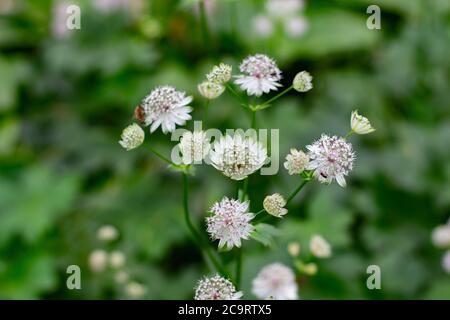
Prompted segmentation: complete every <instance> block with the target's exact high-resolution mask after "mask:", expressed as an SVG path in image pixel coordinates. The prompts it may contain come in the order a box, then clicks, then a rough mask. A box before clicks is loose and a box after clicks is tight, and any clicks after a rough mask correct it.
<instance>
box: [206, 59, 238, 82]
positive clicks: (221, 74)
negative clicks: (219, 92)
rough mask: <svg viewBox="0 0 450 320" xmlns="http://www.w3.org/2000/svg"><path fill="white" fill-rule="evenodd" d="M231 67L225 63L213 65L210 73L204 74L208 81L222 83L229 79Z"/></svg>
mask: <svg viewBox="0 0 450 320" xmlns="http://www.w3.org/2000/svg"><path fill="white" fill-rule="evenodd" d="M232 70H233V68H232V67H231V66H230V65H228V64H225V63H221V64H219V65H218V66H214V67H213V68H212V70H211V72H210V73H208V74H207V75H206V79H208V81H209V82H212V83H216V84H224V83H226V82H228V81H230V79H231V72H232Z"/></svg>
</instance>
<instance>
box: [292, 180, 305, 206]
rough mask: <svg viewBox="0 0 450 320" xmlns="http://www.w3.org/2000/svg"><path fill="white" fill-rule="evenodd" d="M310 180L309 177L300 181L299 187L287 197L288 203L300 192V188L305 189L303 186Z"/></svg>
mask: <svg viewBox="0 0 450 320" xmlns="http://www.w3.org/2000/svg"><path fill="white" fill-rule="evenodd" d="M308 182H309V179H306V180H303V181H302V183H300V185H299V186H298V187H297V189H295V190H294V191H293V192H292V193H291V194H290V195H289V197H288V198H287V199H286V205H288V204H289V202H291V200H292V199H294V197H295V196H296V195H297V193H299V192H300V190H302V189H303V187H304V186H305V184H307V183H308Z"/></svg>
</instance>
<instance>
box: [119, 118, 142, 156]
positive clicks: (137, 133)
mask: <svg viewBox="0 0 450 320" xmlns="http://www.w3.org/2000/svg"><path fill="white" fill-rule="evenodd" d="M120 138H121V140H120V141H119V144H120V145H121V146H122V147H123V148H125V149H126V150H127V151H130V150H132V149H135V148H137V147H139V146H140V145H141V144H142V143H143V142H144V139H145V133H144V130H142V128H141V127H140V126H139V125H137V124H136V123H133V124H131V125H129V126H128V127H126V128H125V129H123V131H122V135H121V136H120Z"/></svg>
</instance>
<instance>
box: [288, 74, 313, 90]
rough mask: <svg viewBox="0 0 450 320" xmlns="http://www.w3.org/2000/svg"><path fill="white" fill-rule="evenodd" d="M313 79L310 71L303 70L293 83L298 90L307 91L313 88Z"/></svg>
mask: <svg viewBox="0 0 450 320" xmlns="http://www.w3.org/2000/svg"><path fill="white" fill-rule="evenodd" d="M312 79H313V77H312V76H311V75H310V74H309V72H308V71H301V72H299V73H297V75H296V76H295V78H294V80H293V81H292V85H293V87H294V89H295V90H297V91H298V92H306V91H309V90H311V89H312V88H313V84H312Z"/></svg>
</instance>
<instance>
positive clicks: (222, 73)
mask: <svg viewBox="0 0 450 320" xmlns="http://www.w3.org/2000/svg"><path fill="white" fill-rule="evenodd" d="M232 70H233V68H232V67H231V66H230V65H228V64H224V63H221V64H219V65H218V66H214V67H213V68H212V70H211V72H210V73H208V74H207V75H206V79H207V81H204V82H202V83H200V84H199V85H198V87H197V88H198V92H200V94H201V95H202V96H203V97H205V98H206V99H210V100H211V99H216V98H218V97H219V96H220V95H221V94H222V93H223V92H224V91H225V86H224V85H225V83H227V82H228V81H230V79H231V72H232Z"/></svg>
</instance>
